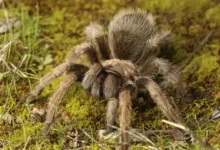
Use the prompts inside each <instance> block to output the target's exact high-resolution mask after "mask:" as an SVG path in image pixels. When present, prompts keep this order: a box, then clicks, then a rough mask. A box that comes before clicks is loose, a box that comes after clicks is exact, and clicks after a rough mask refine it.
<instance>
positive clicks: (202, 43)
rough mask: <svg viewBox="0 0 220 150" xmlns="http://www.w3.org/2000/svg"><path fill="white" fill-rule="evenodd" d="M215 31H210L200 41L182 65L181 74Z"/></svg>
mask: <svg viewBox="0 0 220 150" xmlns="http://www.w3.org/2000/svg"><path fill="white" fill-rule="evenodd" d="M214 31H215V29H213V30H211V31H210V32H209V34H207V35H206V37H205V38H204V39H203V40H202V41H201V43H200V44H199V45H198V47H197V48H196V49H195V51H194V52H193V54H192V55H191V57H190V58H189V59H188V60H187V61H186V63H184V65H183V66H182V67H180V68H181V70H183V72H184V71H185V70H186V69H187V68H188V67H189V63H190V62H191V61H192V59H193V57H194V56H195V55H196V54H197V53H198V51H199V50H200V49H201V48H202V47H203V46H204V45H205V44H206V43H207V42H208V40H209V38H210V37H211V35H212V34H213V33H214Z"/></svg>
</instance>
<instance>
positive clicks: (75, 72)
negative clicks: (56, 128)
mask: <svg viewBox="0 0 220 150" xmlns="http://www.w3.org/2000/svg"><path fill="white" fill-rule="evenodd" d="M87 70H88V68H87V67H85V66H83V65H77V64H71V67H70V70H69V72H68V73H67V74H66V75H65V77H64V78H63V79H62V81H61V82H60V84H59V87H58V88H57V89H56V91H55V92H54V93H53V95H52V97H51V98H50V101H49V104H48V110H47V115H46V120H45V126H44V129H43V134H44V135H47V134H48V133H49V129H50V125H51V123H52V121H53V117H54V114H55V112H56V109H57V107H58V106H59V104H60V102H61V100H62V98H63V96H64V95H65V94H66V93H67V91H68V90H69V88H70V86H71V85H73V84H74V83H75V82H76V81H80V80H81V79H82V77H83V75H84V74H85V72H86V71H87Z"/></svg>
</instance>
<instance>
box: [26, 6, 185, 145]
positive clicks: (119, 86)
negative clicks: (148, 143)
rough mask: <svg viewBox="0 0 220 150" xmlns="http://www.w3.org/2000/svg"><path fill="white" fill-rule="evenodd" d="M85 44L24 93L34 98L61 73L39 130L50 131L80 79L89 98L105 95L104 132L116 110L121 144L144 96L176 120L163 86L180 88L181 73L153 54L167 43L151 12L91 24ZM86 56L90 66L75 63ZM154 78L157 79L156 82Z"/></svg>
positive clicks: (132, 12) (166, 33) (137, 11)
mask: <svg viewBox="0 0 220 150" xmlns="http://www.w3.org/2000/svg"><path fill="white" fill-rule="evenodd" d="M85 35H86V42H85V43H82V44H80V45H78V46H76V47H75V48H74V49H73V50H72V51H71V53H70V55H68V57H67V59H66V60H65V61H64V62H63V63H62V64H60V65H58V66H57V67H56V68H55V69H54V70H53V71H52V72H51V73H49V74H46V75H45V76H43V77H42V78H41V80H40V83H39V84H38V85H37V86H36V87H35V88H34V90H33V91H32V92H31V93H29V94H28V95H27V96H26V100H27V102H33V101H35V100H36V99H37V98H38V95H40V93H41V92H42V90H43V88H44V87H45V86H47V85H48V84H49V83H50V82H51V81H52V80H53V79H55V78H57V77H59V76H61V75H62V74H63V73H64V72H66V75H65V77H64V78H63V79H62V81H61V82H60V85H59V87H58V88H57V89H56V91H55V92H54V93H53V95H52V97H51V98H50V101H49V104H48V110H47V114H46V121H45V126H44V130H43V134H45V135H47V134H48V133H49V128H50V125H51V124H52V121H53V118H54V114H55V111H56V109H57V107H58V105H59V104H60V102H61V99H62V97H63V96H64V95H65V94H66V92H67V91H68V89H69V88H70V86H71V85H73V84H74V83H76V82H81V83H82V85H83V87H84V89H85V90H88V91H90V92H91V94H92V96H94V97H98V98H99V97H104V98H105V99H107V100H108V104H107V113H106V119H107V127H106V133H105V134H108V133H111V132H112V131H113V128H112V126H113V125H114V123H115V119H116V117H117V115H116V114H117V109H119V125H120V129H121V130H120V132H121V142H122V146H123V147H124V149H127V148H128V145H129V135H128V133H127V132H126V131H127V130H129V128H130V123H131V110H132V103H136V102H137V100H138V99H141V98H142V99H146V97H147V96H146V95H147V94H149V95H150V97H151V99H152V100H154V102H155V103H156V104H157V106H158V107H159V109H160V110H161V111H162V113H163V114H164V115H165V116H166V117H167V118H168V119H169V120H170V121H174V122H176V123H181V119H180V117H179V115H177V113H176V112H175V109H174V108H173V107H172V105H171V104H170V103H169V101H168V99H167V97H166V95H165V93H164V92H162V89H166V88H167V87H168V86H171V87H175V88H176V89H180V88H179V87H180V86H181V77H180V73H179V71H178V69H177V67H175V66H174V65H172V64H171V63H170V62H169V61H168V60H166V59H163V58H158V57H157V49H158V47H160V46H161V45H163V44H166V43H167V42H168V41H169V40H170V38H171V33H170V31H166V30H164V31H158V29H157V27H156V24H155V21H154V19H153V17H152V15H151V14H150V13H148V12H146V11H144V10H141V9H140V8H132V9H131V8H129V9H124V10H122V11H121V12H119V13H118V14H116V15H115V16H114V17H113V18H112V19H111V21H110V23H109V26H108V33H105V32H104V30H103V27H102V26H101V25H99V24H96V23H91V24H90V25H89V26H87V27H86V29H85ZM82 55H83V56H84V55H85V56H87V57H88V60H89V62H90V64H91V65H90V66H89V67H88V66H85V65H83V64H82V62H80V63H75V60H78V59H79V58H80V56H82ZM157 76H161V77H162V79H161V80H160V82H159V81H157Z"/></svg>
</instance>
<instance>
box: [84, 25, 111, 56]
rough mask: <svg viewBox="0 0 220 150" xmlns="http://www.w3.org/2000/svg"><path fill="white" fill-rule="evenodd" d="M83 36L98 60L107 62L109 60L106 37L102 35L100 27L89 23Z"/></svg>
mask: <svg viewBox="0 0 220 150" xmlns="http://www.w3.org/2000/svg"><path fill="white" fill-rule="evenodd" d="M85 34H86V40H87V42H89V43H91V45H92V47H93V49H94V50H95V51H96V54H97V55H98V59H99V60H108V59H110V58H111V54H110V50H109V46H108V36H107V34H105V33H104V31H103V27H102V26H101V25H99V24H96V23H91V24H90V25H88V26H87V27H86V29H85Z"/></svg>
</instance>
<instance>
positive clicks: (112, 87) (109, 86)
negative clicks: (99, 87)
mask: <svg viewBox="0 0 220 150" xmlns="http://www.w3.org/2000/svg"><path fill="white" fill-rule="evenodd" d="M120 86H121V79H120V77H118V76H117V75H115V74H113V73H108V76H107V77H106V79H105V81H104V85H103V94H104V97H105V98H106V99H107V100H108V104H107V113H106V119H107V127H106V133H105V134H108V133H111V132H112V131H113V128H112V126H113V125H114V123H115V119H116V116H117V108H118V100H117V98H118V93H119V90H120Z"/></svg>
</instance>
